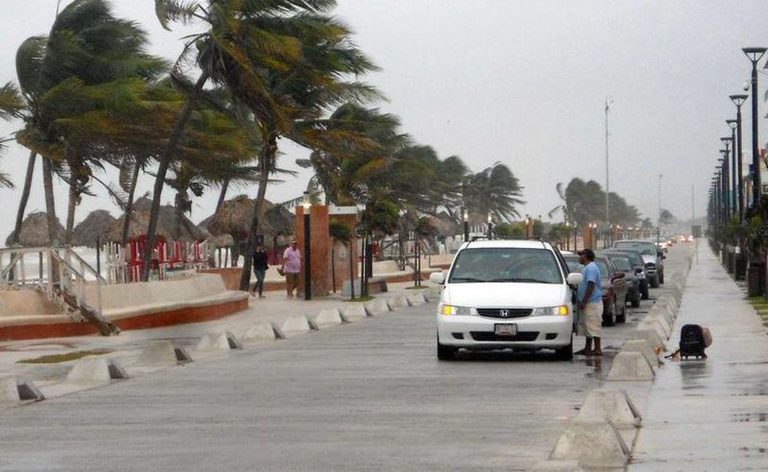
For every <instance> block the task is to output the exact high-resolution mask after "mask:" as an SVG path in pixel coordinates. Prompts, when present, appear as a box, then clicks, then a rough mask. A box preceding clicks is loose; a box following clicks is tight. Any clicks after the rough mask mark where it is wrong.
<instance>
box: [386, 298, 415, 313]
mask: <svg viewBox="0 0 768 472" xmlns="http://www.w3.org/2000/svg"><path fill="white" fill-rule="evenodd" d="M387 305H389V309H390V310H392V311H394V310H399V309H400V308H406V307H408V306H410V304H409V303H408V298H406V296H405V295H395V296H392V297H389V298H388V299H387Z"/></svg>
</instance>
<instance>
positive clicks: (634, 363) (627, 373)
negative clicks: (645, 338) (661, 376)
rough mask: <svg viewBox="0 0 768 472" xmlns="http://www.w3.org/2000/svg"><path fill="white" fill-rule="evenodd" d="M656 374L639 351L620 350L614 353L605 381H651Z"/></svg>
mask: <svg viewBox="0 0 768 472" xmlns="http://www.w3.org/2000/svg"><path fill="white" fill-rule="evenodd" d="M655 376H656V372H655V371H654V369H653V367H651V364H649V363H648V361H647V360H646V358H645V356H643V354H642V353H639V352H627V351H622V352H619V354H617V355H616V357H615V358H614V359H613V364H612V365H611V370H610V371H609V372H608V376H607V377H606V379H605V380H606V381H612V382H616V381H652V380H653V379H654V377H655Z"/></svg>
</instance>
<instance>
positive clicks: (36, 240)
mask: <svg viewBox="0 0 768 472" xmlns="http://www.w3.org/2000/svg"><path fill="white" fill-rule="evenodd" d="M56 231H57V232H58V240H59V242H63V241H64V227H63V226H62V225H61V223H59V221H58V220H56ZM12 235H13V232H11V234H10V235H8V238H7V239H6V240H5V243H6V245H7V244H8V243H9V242H10V240H11V236H12ZM19 244H20V245H22V246H24V247H39V246H49V245H50V244H51V239H50V238H49V237H48V216H47V213H46V212H44V211H39V212H35V213H30V214H29V215H27V217H26V218H24V221H23V222H22V223H21V234H20V235H19Z"/></svg>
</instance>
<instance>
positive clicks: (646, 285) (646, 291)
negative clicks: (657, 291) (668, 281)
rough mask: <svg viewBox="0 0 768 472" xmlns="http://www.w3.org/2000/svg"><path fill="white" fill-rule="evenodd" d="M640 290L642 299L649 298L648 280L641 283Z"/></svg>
mask: <svg viewBox="0 0 768 472" xmlns="http://www.w3.org/2000/svg"><path fill="white" fill-rule="evenodd" d="M642 292H643V293H642V295H643V300H648V299H649V298H651V294H650V293H648V282H647V281H646V282H645V283H644V284H643V288H642Z"/></svg>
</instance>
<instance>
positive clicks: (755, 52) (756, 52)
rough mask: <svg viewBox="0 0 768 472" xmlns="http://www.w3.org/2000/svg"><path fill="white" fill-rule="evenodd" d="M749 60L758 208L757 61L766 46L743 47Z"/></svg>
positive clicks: (754, 203) (754, 194) (754, 201)
mask: <svg viewBox="0 0 768 472" xmlns="http://www.w3.org/2000/svg"><path fill="white" fill-rule="evenodd" d="M742 51H744V54H746V56H747V58H748V59H749V61H750V62H751V63H752V165H753V166H755V174H754V175H753V176H752V178H753V182H754V183H753V186H752V206H753V207H754V208H757V204H758V203H759V202H760V194H761V193H762V188H761V187H760V185H761V183H760V149H759V147H758V146H759V145H758V126H757V63H758V62H759V61H760V59H762V57H763V55H764V54H765V51H766V48H743V49H742Z"/></svg>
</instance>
